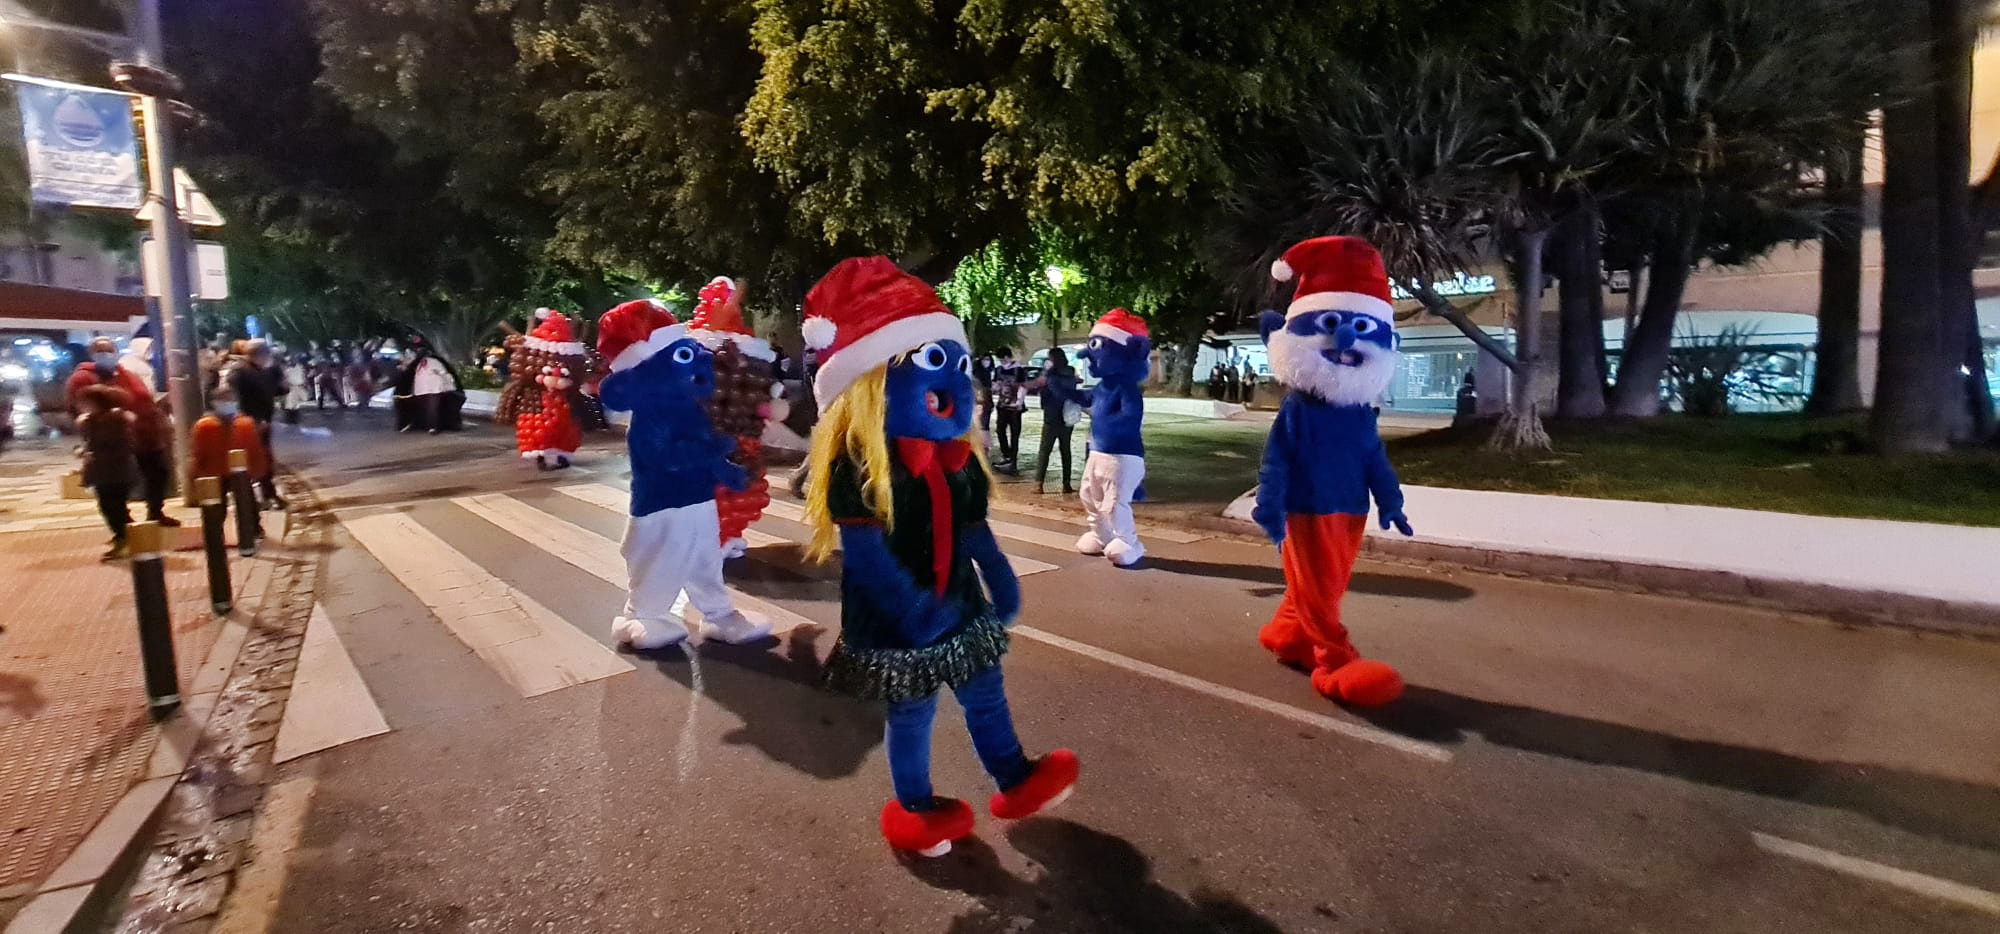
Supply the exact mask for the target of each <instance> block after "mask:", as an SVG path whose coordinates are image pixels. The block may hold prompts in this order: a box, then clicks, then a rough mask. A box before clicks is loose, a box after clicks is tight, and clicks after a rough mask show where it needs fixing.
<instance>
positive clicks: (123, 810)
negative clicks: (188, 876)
mask: <svg viewBox="0 0 2000 934" xmlns="http://www.w3.org/2000/svg"><path fill="white" fill-rule="evenodd" d="M260 572H262V573H261V575H260ZM251 575H258V576H261V578H262V582H263V584H264V585H265V586H264V587H263V588H262V589H261V592H258V594H257V596H258V597H259V599H260V600H261V598H262V597H264V596H266V595H268V594H269V593H270V590H269V584H270V582H271V576H270V573H269V571H268V570H265V568H260V567H257V566H252V568H251V570H250V572H249V575H246V576H245V577H244V579H243V583H242V585H241V587H240V589H239V591H238V596H237V606H238V608H239V609H238V610H234V611H232V612H230V614H229V615H227V616H224V617H222V619H221V621H220V625H221V626H222V632H221V633H219V634H217V636H216V638H215V644H214V645H212V646H210V647H209V651H208V655H207V657H206V658H204V659H203V660H202V663H201V667H200V668H198V669H196V670H195V676H194V679H193V681H192V682H190V683H189V685H188V687H187V692H186V701H185V703H183V704H182V706H181V710H180V713H179V715H177V716H175V717H173V718H172V719H170V720H167V721H165V722H163V723H161V724H160V725H159V731H158V735H157V736H156V737H155V739H154V741H153V749H152V752H151V753H150V754H149V755H148V758H147V764H146V771H145V773H144V774H143V775H141V776H140V778H139V781H138V782H137V783H135V784H134V785H133V786H132V787H131V788H129V789H127V790H126V792H125V794H124V795H122V796H120V797H119V799H118V801H117V802H116V803H114V804H113V805H112V806H111V809H110V810H109V811H106V812H105V815H104V817H102V818H100V819H99V820H98V822H97V824H96V825H95V826H93V827H92V828H91V829H90V833H89V834H87V835H85V837H84V838H83V840H82V842H80V843H78V844H77V845H76V848H75V849H74V850H71V851H70V854H69V855H68V856H67V857H65V858H64V859H63V861H62V862H61V863H60V864H58V865H57V866H56V868H55V870H54V871H53V872H51V873H49V875H48V876H47V877H46V878H44V879H43V880H42V881H41V882H40V883H38V884H37V886H36V889H35V892H34V894H33V895H32V896H31V897H30V898H29V899H28V901H27V903H26V904H24V905H23V906H22V907H21V910H20V911H19V912H16V913H15V915H14V918H13V920H11V921H9V922H8V924H7V927H6V930H5V934H56V932H69V931H78V930H84V929H86V928H88V927H89V926H90V923H91V922H94V921H96V920H99V919H100V918H101V917H102V916H103V915H104V914H106V912H107V910H108V909H109V908H110V907H111V905H112V903H113V902H114V901H115V899H114V898H113V895H114V893H115V890H116V887H117V886H116V883H118V882H121V881H122V880H123V879H124V878H125V877H126V875H127V874H129V873H130V871H131V870H132V869H133V868H134V866H135V865H136V864H137V858H138V856H139V854H140V853H141V852H142V851H143V849H144V847H143V846H142V845H141V843H142V842H143V841H144V840H146V839H148V838H149V834H150V833H151V831H152V829H153V828H154V827H155V826H156V825H157V824H158V822H159V818H160V815H161V813H162V812H163V811H164V809H165V805H166V803H167V798H168V795H169V794H170V793H171V792H172V791H173V788H174V785H175V783H176V782H177V781H178V777H179V776H180V774H181V772H182V770H183V769H184V768H186V767H187V763H188V759H189V757H190V755H191V754H192V753H193V752H194V749H195V747H196V745H197V743H198V742H199V741H200V739H201V737H202V735H203V734H204V732H205V731H206V730H207V728H208V723H209V720H210V718H211V716H212V715H213V713H214V712H215V707H216V701H217V699H218V698H219V696H220V694H221V691H222V688H223V686H224V684H225V682H226V681H227V680H228V678H229V674H230V672H231V671H232V670H234V668H235V666H236V661H237V659H238V658H239V657H241V655H242V653H243V647H244V644H245V642H246V641H247V640H248V637H249V635H250V629H251V621H250V619H249V618H248V616H247V615H246V614H244V613H242V612H241V610H240V608H241V607H242V606H243V604H244V603H245V602H246V600H245V598H246V597H248V596H250V595H251V594H252V592H253V591H252V587H251V579H252V578H251Z"/></svg>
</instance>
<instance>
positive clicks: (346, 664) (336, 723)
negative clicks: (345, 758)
mask: <svg viewBox="0 0 2000 934" xmlns="http://www.w3.org/2000/svg"><path fill="white" fill-rule="evenodd" d="M387 732H389V724H388V721H386V720H384V719H382V708H381V707H380V706H378V705H377V704H376V703H375V697H374V695H372V694H370V693H369V692H368V684H367V683H366V682H364V681H363V680H361V672H360V671H358V670H356V669H355V667H354V659H352V658H350V657H348V654H347V647H346V646H344V645H342V644H341V641H340V633H339V632H337V631H335V629H334V628H333V620H332V619H330V618H329V617H328V616H327V615H326V608H325V607H323V606H320V605H318V604H314V605H313V608H312V617H311V619H310V621H308V622H307V623H306V637H305V642H304V644H303V645H301V646H300V648H299V662H298V671H297V674H295V675H294V676H293V678H292V697H291V700H290V701H288V702H286V704H285V719H284V720H283V721H282V722H281V723H280V724H279V725H278V741H277V746H276V748H275V750H274V751H273V753H272V756H271V758H272V760H273V761H275V762H289V761H291V760H293V759H296V758H298V757H300V756H304V755H310V754H312V753H315V752H320V751H321V750H326V749H332V748H333V747H335V746H340V745H344V744H346V743H351V742H354V741H355V740H357V739H366V738H368V737H370V736H376V735H379V734H382V733H387Z"/></svg>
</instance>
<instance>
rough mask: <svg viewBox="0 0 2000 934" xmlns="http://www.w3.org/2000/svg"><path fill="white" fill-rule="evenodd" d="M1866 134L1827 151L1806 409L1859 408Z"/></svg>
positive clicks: (1813, 411) (1816, 412) (1831, 411)
mask: <svg viewBox="0 0 2000 934" xmlns="http://www.w3.org/2000/svg"><path fill="white" fill-rule="evenodd" d="M1866 145H1867V137H1866V136H1865V135H1864V134H1862V133H1854V134H1850V135H1849V137H1848V139H1847V140H1845V141H1843V144H1842V145H1840V146H1838V147H1836V148H1835V149H1834V150H1833V151H1831V152H1829V153H1827V155H1826V158H1825V160H1824V162H1823V163H1822V164H1823V165H1824V166H1825V168H1824V170H1823V171H1824V173H1825V178H1826V200H1827V216H1826V221H1825V229H1824V230H1823V232H1822V233H1821V234H1820V240H1819V242H1820V249H1819V255H1820V270H1819V347H1818V349H1817V351H1816V352H1815V359H1816V362H1815V365H1814V369H1813V385H1812V396H1811V397H1810V398H1808V399H1807V400H1806V412H1807V413H1809V414H1812V415H1840V414H1845V413H1848V412H1858V411H1860V410H1861V363H1860V355H1861V212H1862V198H1863V195H1864V192H1863V188H1862V185H1861V163H1862V157H1863V154H1864V150H1865V148H1866Z"/></svg>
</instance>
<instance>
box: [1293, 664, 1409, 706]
mask: <svg viewBox="0 0 2000 934" xmlns="http://www.w3.org/2000/svg"><path fill="white" fill-rule="evenodd" d="M1312 684H1313V690H1315V691H1318V692H1319V693H1320V696H1322V697H1326V698H1330V699H1332V700H1337V701H1339V702H1341V703H1343V704H1346V705H1348V706H1350V707H1381V706H1383V705H1385V704H1388V703H1390V702H1392V701H1394V700H1395V699H1396V698H1398V697H1401V696H1403V676H1402V675H1400V674H1397V673H1396V669H1394V668H1391V667H1389V666H1388V665H1385V664H1383V663H1381V662H1378V661H1374V660H1372V659H1366V658H1357V659H1355V660H1353V661H1351V662H1348V663H1347V664H1344V665H1341V666H1339V667H1337V668H1330V667H1326V666H1324V665H1322V666H1320V667H1318V668H1314V669H1313V673H1312Z"/></svg>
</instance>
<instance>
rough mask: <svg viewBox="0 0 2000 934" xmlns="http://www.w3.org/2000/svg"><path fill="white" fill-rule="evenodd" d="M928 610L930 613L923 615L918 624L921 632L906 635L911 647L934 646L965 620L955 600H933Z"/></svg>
mask: <svg viewBox="0 0 2000 934" xmlns="http://www.w3.org/2000/svg"><path fill="white" fill-rule="evenodd" d="M929 609H930V612H929V613H927V614H925V615H924V618H923V621H922V622H921V623H920V624H919V625H921V626H923V627H924V628H923V631H921V632H914V633H909V634H908V635H909V636H910V637H911V639H910V642H911V644H912V645H915V646H919V647H921V646H927V645H931V644H934V643H936V642H937V641H938V640H939V639H942V638H944V635H945V633H948V632H950V631H952V629H954V628H956V627H957V626H958V624H959V623H961V622H963V621H964V619H965V614H964V613H963V612H961V611H960V609H959V606H958V601H956V600H949V599H947V600H938V599H933V600H932V602H931V605H930V608H929Z"/></svg>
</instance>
